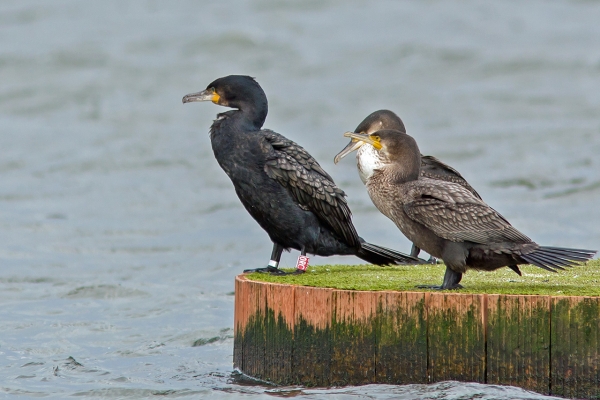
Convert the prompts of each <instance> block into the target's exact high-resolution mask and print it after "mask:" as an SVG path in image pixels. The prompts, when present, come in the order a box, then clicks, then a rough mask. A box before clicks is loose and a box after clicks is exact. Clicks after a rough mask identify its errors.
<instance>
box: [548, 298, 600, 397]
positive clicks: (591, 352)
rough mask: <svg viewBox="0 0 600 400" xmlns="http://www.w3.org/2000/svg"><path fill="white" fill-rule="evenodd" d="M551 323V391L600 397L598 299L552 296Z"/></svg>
mask: <svg viewBox="0 0 600 400" xmlns="http://www.w3.org/2000/svg"><path fill="white" fill-rule="evenodd" d="M551 323H552V331H551V346H552V347H551V352H552V353H551V357H552V369H551V389H552V394H554V395H559V396H563V397H574V398H586V399H598V398H600V340H599V339H600V338H599V334H598V331H599V330H600V298H598V297H554V298H552V322H551Z"/></svg>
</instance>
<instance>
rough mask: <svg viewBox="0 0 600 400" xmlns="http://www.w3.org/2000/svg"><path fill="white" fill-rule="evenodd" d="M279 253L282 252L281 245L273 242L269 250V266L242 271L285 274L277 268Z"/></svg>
mask: <svg viewBox="0 0 600 400" xmlns="http://www.w3.org/2000/svg"><path fill="white" fill-rule="evenodd" d="M281 253H283V247H281V246H280V245H278V244H277V243H273V251H272V252H271V261H269V266H267V267H265V268H256V269H245V270H244V272H263V273H270V274H271V275H287V273H285V272H283V271H282V270H280V269H279V268H278V267H279V261H280V260H281Z"/></svg>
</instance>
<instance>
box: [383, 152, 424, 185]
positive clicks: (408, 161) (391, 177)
mask: <svg viewBox="0 0 600 400" xmlns="http://www.w3.org/2000/svg"><path fill="white" fill-rule="evenodd" d="M382 170H383V172H384V175H385V177H386V180H387V181H389V182H391V183H406V182H410V181H415V180H417V179H419V175H420V174H421V157H420V155H419V157H411V156H408V157H406V158H403V159H402V161H401V162H395V163H390V164H387V165H385V167H383V168H382Z"/></svg>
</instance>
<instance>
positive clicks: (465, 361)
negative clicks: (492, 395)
mask: <svg viewBox="0 0 600 400" xmlns="http://www.w3.org/2000/svg"><path fill="white" fill-rule="evenodd" d="M484 299H485V296H483V295H471V294H457V293H426V294H425V304H426V307H427V332H428V343H429V356H428V361H429V368H428V372H429V377H430V381H431V382H439V381H445V380H458V381H470V382H485V326H484V321H483V319H484V318H483V312H484Z"/></svg>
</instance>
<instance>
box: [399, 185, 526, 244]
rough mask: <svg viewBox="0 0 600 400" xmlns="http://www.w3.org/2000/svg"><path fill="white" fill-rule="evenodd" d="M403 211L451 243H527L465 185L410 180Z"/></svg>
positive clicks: (520, 234) (523, 237)
mask: <svg viewBox="0 0 600 400" xmlns="http://www.w3.org/2000/svg"><path fill="white" fill-rule="evenodd" d="M409 196H410V197H411V198H412V199H411V200H409V201H407V202H405V203H404V211H405V212H406V214H407V215H408V216H409V218H411V219H412V220H413V221H416V222H418V223H420V224H422V225H424V226H426V227H427V228H429V229H431V230H432V231H433V232H434V233H435V234H436V235H438V236H440V237H442V238H444V239H447V240H451V241H453V242H462V241H469V242H474V243H481V244H486V243H490V242H504V241H510V242H520V243H523V242H525V243H528V242H531V239H529V238H528V237H527V236H525V235H524V234H522V233H521V232H519V231H518V230H517V229H515V228H514V227H513V226H512V225H511V224H510V223H509V222H508V221H507V220H506V219H505V218H504V217H503V216H502V215H500V214H499V213H498V212H497V211H496V210H494V209H493V208H491V207H490V206H488V205H487V204H485V203H484V202H483V201H481V200H480V199H478V198H476V197H475V196H474V195H473V194H472V193H471V192H470V191H468V190H467V189H466V188H464V187H462V186H460V185H458V184H452V183H447V182H439V183H438V182H436V181H433V180H431V179H426V178H425V179H420V180H418V181H414V184H413V187H412V188H411V190H409Z"/></svg>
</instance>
